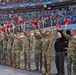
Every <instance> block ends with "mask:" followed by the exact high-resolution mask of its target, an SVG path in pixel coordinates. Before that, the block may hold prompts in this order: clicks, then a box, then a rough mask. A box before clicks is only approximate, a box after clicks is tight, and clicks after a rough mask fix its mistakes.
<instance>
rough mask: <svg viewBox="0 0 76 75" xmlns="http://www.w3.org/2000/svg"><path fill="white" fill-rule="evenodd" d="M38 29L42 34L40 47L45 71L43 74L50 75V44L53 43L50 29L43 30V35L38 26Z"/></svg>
mask: <svg viewBox="0 0 76 75" xmlns="http://www.w3.org/2000/svg"><path fill="white" fill-rule="evenodd" d="M38 27H39V31H40V33H41V35H42V36H43V47H42V53H43V54H42V55H43V63H44V68H45V71H44V72H43V74H45V75H50V71H51V50H52V45H53V39H52V38H50V30H46V31H45V36H44V33H43V32H42V30H41V28H40V26H39V25H38Z"/></svg>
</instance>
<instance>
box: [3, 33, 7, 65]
mask: <svg viewBox="0 0 76 75" xmlns="http://www.w3.org/2000/svg"><path fill="white" fill-rule="evenodd" d="M7 42H8V38H7V32H4V39H3V63H5V64H7V63H8V59H7Z"/></svg>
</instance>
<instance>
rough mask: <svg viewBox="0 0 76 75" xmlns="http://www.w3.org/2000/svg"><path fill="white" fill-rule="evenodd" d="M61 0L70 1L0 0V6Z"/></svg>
mask: <svg viewBox="0 0 76 75" xmlns="http://www.w3.org/2000/svg"><path fill="white" fill-rule="evenodd" d="M63 1H71V0H0V6H10V5H11V6H16V5H20V4H26V5H29V4H43V3H45V2H51V3H56V2H63Z"/></svg>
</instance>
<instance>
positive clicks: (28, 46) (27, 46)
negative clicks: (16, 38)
mask: <svg viewBox="0 0 76 75" xmlns="http://www.w3.org/2000/svg"><path fill="white" fill-rule="evenodd" d="M21 29H22V31H23V33H24V35H25V38H24V42H23V44H24V47H23V49H24V62H25V63H24V68H23V69H25V70H26V69H27V70H30V66H31V60H30V55H31V54H30V53H31V50H32V43H33V38H32V37H31V36H27V34H26V33H27V32H30V30H29V29H28V30H27V31H26V32H25V31H24V29H23V27H21ZM27 67H28V68H27Z"/></svg>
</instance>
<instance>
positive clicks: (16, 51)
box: [12, 37, 22, 68]
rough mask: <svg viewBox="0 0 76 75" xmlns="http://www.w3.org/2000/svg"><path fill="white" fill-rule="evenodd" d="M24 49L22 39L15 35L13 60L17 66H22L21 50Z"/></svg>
mask: <svg viewBox="0 0 76 75" xmlns="http://www.w3.org/2000/svg"><path fill="white" fill-rule="evenodd" d="M21 51H22V41H21V39H20V38H17V37H15V38H14V41H13V50H12V61H13V64H15V66H16V68H20V52H21Z"/></svg>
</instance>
